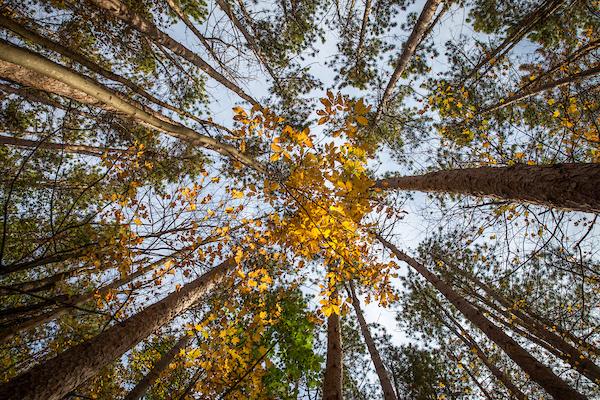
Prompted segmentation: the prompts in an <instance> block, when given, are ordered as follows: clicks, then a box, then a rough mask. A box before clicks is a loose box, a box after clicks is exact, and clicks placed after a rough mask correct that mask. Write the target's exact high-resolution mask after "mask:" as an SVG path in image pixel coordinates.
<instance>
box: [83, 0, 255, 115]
mask: <svg viewBox="0 0 600 400" xmlns="http://www.w3.org/2000/svg"><path fill="white" fill-rule="evenodd" d="M88 1H89V2H91V3H93V4H95V5H96V6H98V7H99V8H101V9H103V10H106V11H108V12H109V13H110V14H112V15H113V16H114V17H115V18H118V19H120V20H121V21H123V22H125V23H126V24H129V25H131V26H132V27H134V28H135V29H136V30H137V31H139V32H140V33H142V34H144V35H146V36H147V37H149V38H150V39H152V40H153V41H154V42H156V43H158V44H160V45H161V46H164V47H166V48H168V49H169V50H171V51H172V52H173V53H175V54H177V55H178V56H180V57H182V58H184V59H186V60H187V61H189V62H190V63H192V64H194V65H195V66H197V67H198V68H200V69H201V70H203V71H204V72H206V73H207V74H208V75H209V76H210V77H211V78H213V79H214V80H216V81H217V82H219V83H220V84H222V85H223V86H225V87H226V88H228V89H230V90H231V91H233V92H234V93H236V94H237V95H238V96H240V97H241V98H242V99H244V100H246V101H248V102H249V103H250V104H252V105H253V106H260V104H259V103H258V102H257V101H256V100H254V99H253V98H252V97H251V96H249V95H248V94H246V93H245V92H244V91H243V90H242V89H241V88H240V87H238V86H237V85H236V84H234V83H233V82H230V81H229V80H228V79H227V78H225V77H224V76H223V75H221V74H220V73H219V72H218V71H216V70H215V69H214V68H213V67H211V66H210V65H209V64H208V63H207V62H206V61H204V60H203V59H202V58H200V56H198V55H197V54H196V53H194V52H193V51H191V50H190V49H188V48H187V47H185V46H184V45H183V44H181V43H179V42H177V41H176V40H174V39H173V38H172V37H170V36H169V35H167V34H166V33H164V32H162V31H161V30H160V29H158V27H156V25H154V23H152V21H147V20H145V19H144V18H142V16H140V15H138V14H136V13H134V12H132V11H131V10H129V9H128V8H127V6H125V4H123V3H121V2H120V1H119V0H88Z"/></svg>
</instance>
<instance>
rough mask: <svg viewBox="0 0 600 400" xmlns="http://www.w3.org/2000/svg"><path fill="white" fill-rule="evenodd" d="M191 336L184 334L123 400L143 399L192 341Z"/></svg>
mask: <svg viewBox="0 0 600 400" xmlns="http://www.w3.org/2000/svg"><path fill="white" fill-rule="evenodd" d="M190 339H191V336H190V335H187V334H185V333H184V334H183V336H182V337H181V338H180V339H179V340H178V341H177V343H175V346H173V347H172V348H171V350H169V352H167V353H166V354H163V356H162V357H161V358H160V360H158V362H157V363H156V364H154V366H153V367H152V369H151V370H150V371H149V372H148V373H147V374H146V375H145V376H144V377H143V378H142V379H141V380H140V381H139V382H138V383H137V384H136V385H135V387H134V388H133V389H131V391H130V392H129V393H127V396H125V397H124V398H123V400H138V399H141V398H142V396H144V394H145V393H146V392H147V391H148V389H149V388H150V386H152V384H153V383H154V381H156V379H158V377H159V376H160V374H161V373H162V372H163V371H164V370H166V369H167V367H168V366H169V364H170V363H171V361H173V359H174V358H175V357H177V355H178V354H179V350H181V349H183V348H184V347H185V346H187V345H188V343H189V342H190Z"/></svg>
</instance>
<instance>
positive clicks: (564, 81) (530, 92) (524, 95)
mask: <svg viewBox="0 0 600 400" xmlns="http://www.w3.org/2000/svg"><path fill="white" fill-rule="evenodd" d="M599 73H600V65H597V66H595V67H593V68H590V69H586V70H585V71H581V72H579V73H577V74H573V75H570V76H565V77H564V78H560V79H556V80H554V81H551V82H547V83H544V84H541V85H537V86H533V87H531V88H529V89H526V90H521V91H519V92H518V93H516V94H514V95H512V96H509V97H507V98H506V99H502V100H501V101H499V102H498V103H496V104H494V105H491V106H489V107H484V108H483V109H482V110H479V112H478V113H477V115H485V114H489V113H491V112H494V111H498V110H501V109H503V108H504V107H507V106H509V105H511V104H514V103H516V102H519V101H521V100H525V99H528V98H530V97H532V96H535V95H536V94H538V93H542V92H545V91H547V90H551V89H556V88H559V87H562V86H565V85H568V84H570V83H573V82H577V81H579V80H581V79H585V78H589V77H592V76H595V75H597V74H599Z"/></svg>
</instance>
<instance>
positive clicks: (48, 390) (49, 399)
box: [0, 259, 235, 400]
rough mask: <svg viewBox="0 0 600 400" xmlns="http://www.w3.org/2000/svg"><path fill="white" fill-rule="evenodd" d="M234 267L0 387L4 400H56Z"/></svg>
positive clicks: (216, 270)
mask: <svg viewBox="0 0 600 400" xmlns="http://www.w3.org/2000/svg"><path fill="white" fill-rule="evenodd" d="M234 264H235V262H234V261H233V259H227V260H225V261H224V262H222V263H221V264H220V265H219V266H217V267H215V268H213V269H212V270H210V271H209V272H207V273H205V274H204V275H202V276H201V277H200V278H198V279H196V280H195V281H193V282H191V283H188V284H187V285H185V286H184V287H183V288H181V289H180V290H179V291H175V292H173V293H171V294H170V295H168V296H167V297H165V298H164V299H162V300H161V301H159V302H157V303H155V304H153V305H151V306H149V307H147V308H146V309H144V310H142V311H140V312H139V313H137V314H135V315H133V316H132V317H130V318H128V319H126V320H125V321H123V322H121V323H117V324H115V325H113V326H111V327H110V328H108V329H107V330H105V331H103V332H102V333H100V334H98V335H97V336H96V337H94V338H92V339H90V340H87V341H86V342H84V343H81V344H79V345H77V346H74V347H71V348H70V349H69V350H67V351H65V352H63V353H61V354H59V355H58V356H56V357H54V358H52V359H50V360H48V361H46V362H44V363H42V364H39V365H37V366H35V367H33V368H31V369H30V370H29V371H27V372H25V373H23V374H21V375H19V376H17V377H15V378H13V379H12V380H10V381H9V382H7V383H5V384H3V385H2V386H0V398H2V399H6V400H58V399H61V398H62V397H63V396H65V395H66V394H67V393H69V392H70V391H72V390H73V389H75V388H76V387H77V386H79V385H81V384H82V383H84V382H85V381H86V380H88V379H90V378H91V377H93V376H95V375H96V374H97V373H98V372H99V371H100V370H101V369H102V368H103V367H105V366H106V365H108V364H110V363H112V362H113V361H114V360H115V359H116V358H118V357H120V356H121V355H122V354H123V353H125V352H126V351H128V350H129V349H130V348H131V347H133V346H135V345H136V344H137V343H139V342H140V341H142V340H143V339H144V338H146V337H147V336H148V335H150V334H151V333H152V332H154V331H155V330H156V329H158V328H160V327H161V326H162V325H164V324H166V323H168V322H169V321H171V320H172V319H173V318H175V317H176V316H177V315H179V314H180V313H182V312H183V311H185V310H187V309H188V308H189V307H191V306H192V305H193V304H195V303H196V302H197V301H198V300H200V299H201V298H202V297H203V296H205V295H206V294H207V293H209V292H210V291H211V290H212V289H213V288H214V287H215V286H216V285H217V284H218V283H219V282H220V281H221V280H222V279H223V277H224V276H225V275H226V273H227V272H228V271H229V270H230V269H231V267H232V266H233V265H234Z"/></svg>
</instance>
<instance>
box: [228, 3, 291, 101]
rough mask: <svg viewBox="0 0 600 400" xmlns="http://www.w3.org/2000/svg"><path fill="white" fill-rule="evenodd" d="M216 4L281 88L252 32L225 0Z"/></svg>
mask: <svg viewBox="0 0 600 400" xmlns="http://www.w3.org/2000/svg"><path fill="white" fill-rule="evenodd" d="M217 4H218V5H219V8H220V9H221V10H223V12H224V13H225V14H226V15H227V17H229V20H230V21H231V23H232V24H233V25H234V26H235V27H236V28H237V30H238V31H240V33H241V34H242V36H244V39H246V43H248V46H249V47H250V49H251V50H252V52H253V53H254V55H255V56H256V58H257V59H258V61H259V62H260V63H261V64H262V65H263V66H264V67H265V69H266V70H267V72H268V73H269V75H270V76H271V78H272V79H273V83H274V84H275V85H276V87H277V88H279V89H280V90H281V87H280V85H279V78H278V77H277V74H276V73H275V71H274V70H273V68H271V65H270V64H269V62H268V60H267V58H266V57H265V55H264V54H263V53H262V51H261V50H260V47H259V46H258V45H257V44H256V41H255V40H254V37H253V36H252V34H251V33H250V32H249V31H248V29H246V27H245V26H244V24H243V23H242V21H240V20H239V18H238V17H237V16H236V15H235V13H234V12H233V9H232V8H231V6H230V5H229V4H228V3H227V0H217Z"/></svg>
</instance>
